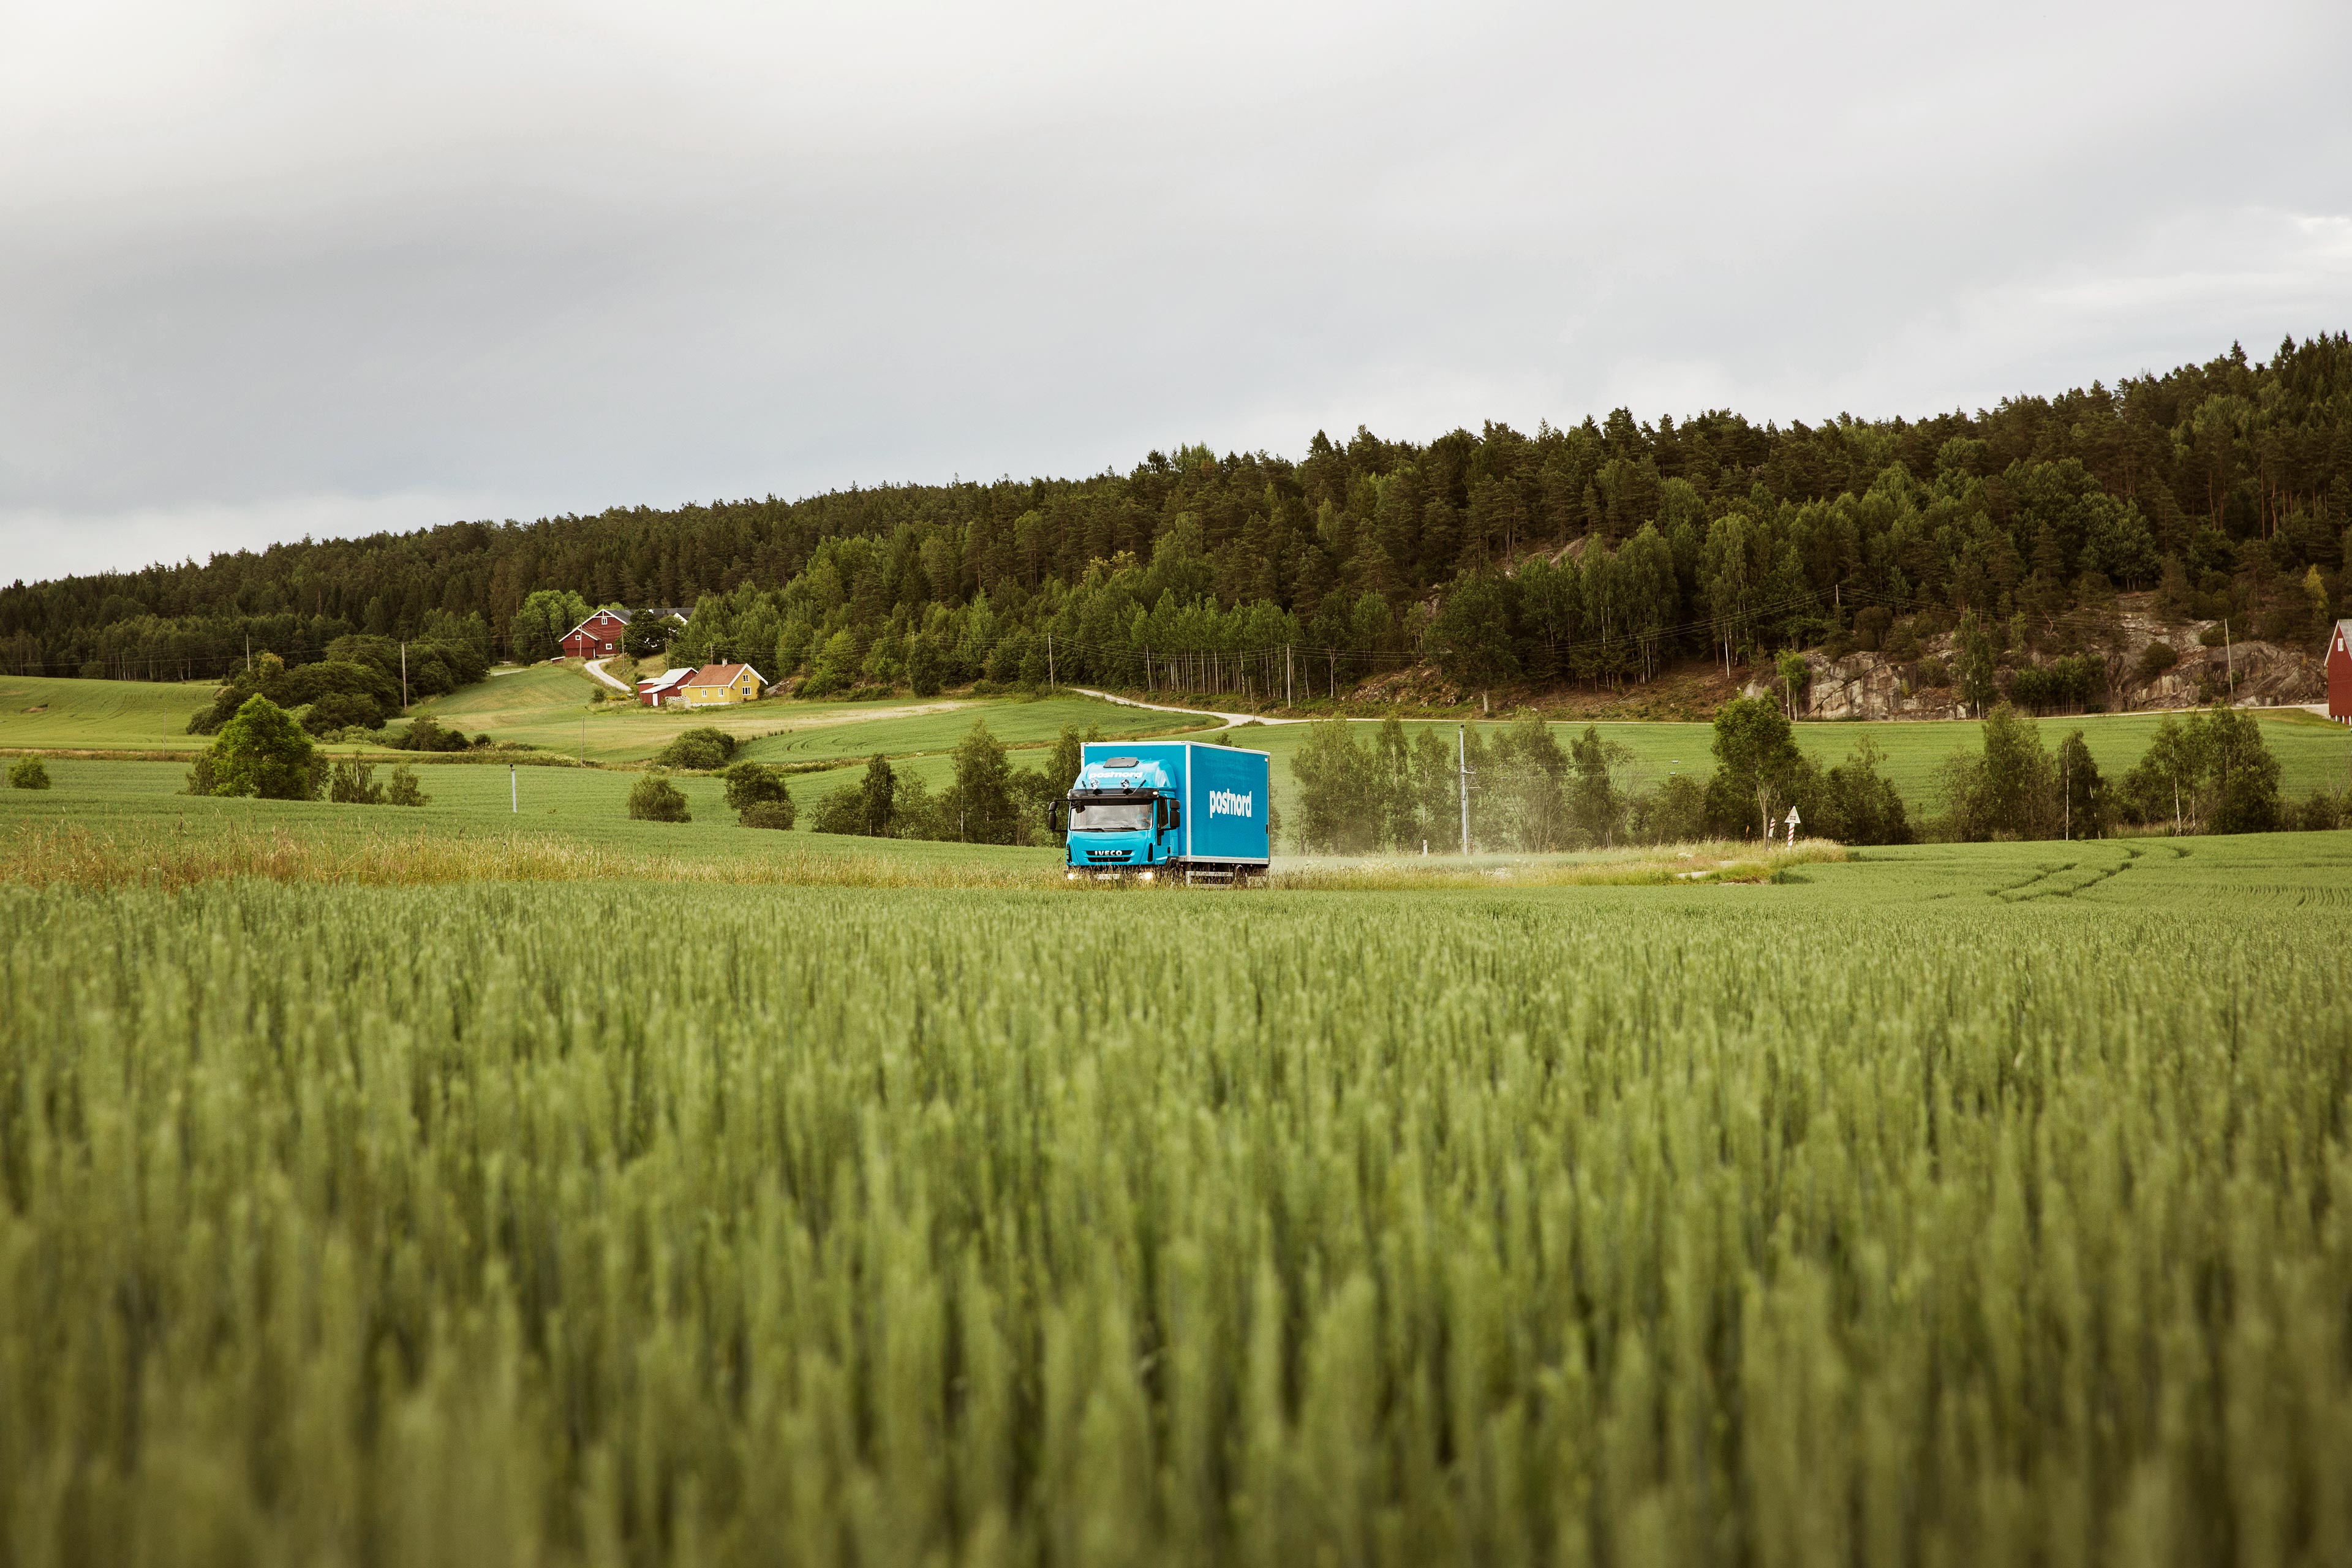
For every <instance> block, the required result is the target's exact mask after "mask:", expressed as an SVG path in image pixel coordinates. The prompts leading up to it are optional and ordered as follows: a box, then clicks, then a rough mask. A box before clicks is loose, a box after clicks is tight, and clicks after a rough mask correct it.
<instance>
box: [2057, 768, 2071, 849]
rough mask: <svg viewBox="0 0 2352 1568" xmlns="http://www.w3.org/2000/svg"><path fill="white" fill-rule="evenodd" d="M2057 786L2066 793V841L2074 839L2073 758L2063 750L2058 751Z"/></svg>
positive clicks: (2064, 834)
mask: <svg viewBox="0 0 2352 1568" xmlns="http://www.w3.org/2000/svg"><path fill="white" fill-rule="evenodd" d="M2058 787H2059V788H2060V789H2061V790H2063V791H2064V792H2065V795H2066V826H2065V827H2064V829H2063V837H2064V838H2065V840H2066V842H2067V843H2069V844H2072V843H2073V842H2074V758H2073V757H2070V756H2068V755H2067V754H2066V753H2065V752H2063V751H2062V752H2059V753H2058Z"/></svg>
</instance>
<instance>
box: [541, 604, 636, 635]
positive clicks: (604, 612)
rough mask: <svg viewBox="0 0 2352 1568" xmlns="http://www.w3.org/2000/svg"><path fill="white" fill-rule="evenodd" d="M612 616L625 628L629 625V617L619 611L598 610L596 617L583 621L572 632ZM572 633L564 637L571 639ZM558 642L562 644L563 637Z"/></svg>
mask: <svg viewBox="0 0 2352 1568" xmlns="http://www.w3.org/2000/svg"><path fill="white" fill-rule="evenodd" d="M606 616H611V617H612V618H613V619H614V620H616V621H619V622H620V623H621V624H622V625H623V626H626V625H628V617H627V616H624V615H622V614H621V613H620V612H619V611H617V610H598V611H597V612H596V613H595V614H594V615H593V616H589V617H588V620H586V621H583V622H581V623H580V626H574V627H572V632H576V631H578V630H580V628H581V626H586V625H588V623H589V621H601V620H603V619H604V618H605V617H606ZM572 632H566V633H564V634H563V636H564V637H570V636H571V635H572ZM556 640H557V641H558V642H561V641H562V640H563V639H562V637H558V638H557V639H556Z"/></svg>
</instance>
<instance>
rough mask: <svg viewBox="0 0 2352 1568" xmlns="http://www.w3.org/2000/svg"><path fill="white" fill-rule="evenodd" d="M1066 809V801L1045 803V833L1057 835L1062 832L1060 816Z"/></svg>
mask: <svg viewBox="0 0 2352 1568" xmlns="http://www.w3.org/2000/svg"><path fill="white" fill-rule="evenodd" d="M1068 809H1069V802H1067V801H1064V800H1049V801H1047V802H1046V803H1045V831H1046V832H1048V833H1059V832H1061V831H1062V814H1063V813H1064V812H1066V811H1067V810H1068Z"/></svg>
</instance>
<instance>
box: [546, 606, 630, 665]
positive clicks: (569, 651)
mask: <svg viewBox="0 0 2352 1568" xmlns="http://www.w3.org/2000/svg"><path fill="white" fill-rule="evenodd" d="M628 629H629V622H628V617H627V616H623V615H620V614H618V613H616V612H614V611H612V610H599V611H597V612H596V613H595V614H594V615H593V616H589V617H588V618H587V619H586V620H584V621H583V622H581V623H580V624H579V625H578V626H574V627H572V629H571V630H570V631H568V632H566V633H564V634H563V638H562V642H563V654H564V657H565V658H604V656H605V655H606V654H608V653H618V652H620V651H621V634H622V633H623V632H625V631H627V630H628Z"/></svg>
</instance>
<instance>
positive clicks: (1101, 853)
mask: <svg viewBox="0 0 2352 1568" xmlns="http://www.w3.org/2000/svg"><path fill="white" fill-rule="evenodd" d="M1131 853H1132V851H1129V850H1126V849H1089V850H1087V859H1089V860H1092V861H1095V862H1097V864H1099V863H1100V862H1102V861H1105V860H1125V859H1128V858H1129V857H1130V855H1131Z"/></svg>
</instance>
